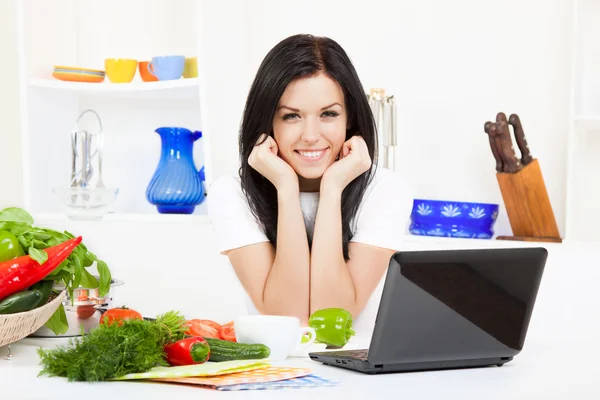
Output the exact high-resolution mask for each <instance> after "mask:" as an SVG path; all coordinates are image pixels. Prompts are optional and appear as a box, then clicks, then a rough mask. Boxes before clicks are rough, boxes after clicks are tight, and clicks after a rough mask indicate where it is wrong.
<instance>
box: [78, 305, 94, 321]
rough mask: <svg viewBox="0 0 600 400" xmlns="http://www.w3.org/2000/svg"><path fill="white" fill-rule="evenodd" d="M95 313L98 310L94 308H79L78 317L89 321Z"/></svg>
mask: <svg viewBox="0 0 600 400" xmlns="http://www.w3.org/2000/svg"><path fill="white" fill-rule="evenodd" d="M95 312H96V309H95V308H94V306H78V307H77V317H78V318H79V319H88V318H90V317H91V316H92V315H94V313H95Z"/></svg>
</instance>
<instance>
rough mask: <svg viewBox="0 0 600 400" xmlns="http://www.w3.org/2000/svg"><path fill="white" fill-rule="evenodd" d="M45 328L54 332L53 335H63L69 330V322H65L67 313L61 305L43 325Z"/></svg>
mask: <svg viewBox="0 0 600 400" xmlns="http://www.w3.org/2000/svg"><path fill="white" fill-rule="evenodd" d="M44 325H45V326H46V328H48V329H50V330H51V331H52V332H54V334H55V335H60V334H63V333H65V332H66V331H67V330H68V329H69V322H68V321H67V313H66V312H65V308H64V307H63V305H62V303H61V305H60V306H58V309H57V310H56V311H55V312H54V314H52V316H51V317H50V319H49V320H48V321H46V323H45V324H44Z"/></svg>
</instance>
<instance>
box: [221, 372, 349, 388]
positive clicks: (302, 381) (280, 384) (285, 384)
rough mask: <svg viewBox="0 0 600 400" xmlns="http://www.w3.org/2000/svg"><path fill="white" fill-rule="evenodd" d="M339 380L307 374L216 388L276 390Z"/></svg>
mask: <svg viewBox="0 0 600 400" xmlns="http://www.w3.org/2000/svg"><path fill="white" fill-rule="evenodd" d="M338 383H339V382H338V381H335V380H332V379H325V378H323V377H320V376H317V375H312V374H311V375H307V376H303V377H301V378H294V379H288V380H285V381H276V382H260V383H242V384H239V385H228V386H217V387H216V388H215V389H217V390H221V391H233V390H276V389H301V388H312V387H319V386H335V385H337V384H338Z"/></svg>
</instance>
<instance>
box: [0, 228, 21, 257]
mask: <svg viewBox="0 0 600 400" xmlns="http://www.w3.org/2000/svg"><path fill="white" fill-rule="evenodd" d="M22 255H25V253H24V252H23V249H22V248H21V245H20V244H19V239H17V237H16V236H15V235H13V234H12V233H10V232H9V231H0V262H2V261H8V260H12V259H13V258H17V257H21V256H22Z"/></svg>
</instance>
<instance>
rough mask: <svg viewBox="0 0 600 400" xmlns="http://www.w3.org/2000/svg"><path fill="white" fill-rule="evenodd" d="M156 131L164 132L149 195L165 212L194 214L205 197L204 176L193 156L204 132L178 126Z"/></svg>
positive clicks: (147, 192) (159, 208)
mask: <svg viewBox="0 0 600 400" xmlns="http://www.w3.org/2000/svg"><path fill="white" fill-rule="evenodd" d="M155 132H156V133H158V134H159V135H160V138H161V142H162V148H161V155H160V162H159V164H158V167H157V168H156V171H155V172H154V175H153V176H152V179H151V180H150V183H149V184H148V188H147V189H146V199H147V200H148V201H149V202H150V203H151V204H154V205H155V206H156V207H157V209H158V212H159V213H161V214H192V213H193V212H194V209H195V208H196V206H197V205H198V204H200V203H202V201H204V184H203V182H202V181H203V179H202V176H201V174H200V173H199V172H198V170H197V169H196V165H195V164H194V157H193V149H194V142H195V141H196V140H198V139H200V138H201V137H202V132H200V131H194V132H192V131H190V130H189V129H186V128H178V127H162V128H158V129H156V131H155ZM202 169H204V167H203V168H202ZM202 172H204V171H202Z"/></svg>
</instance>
